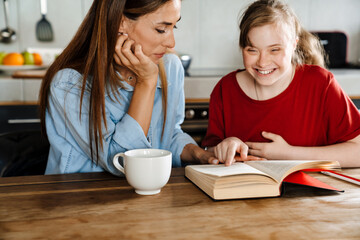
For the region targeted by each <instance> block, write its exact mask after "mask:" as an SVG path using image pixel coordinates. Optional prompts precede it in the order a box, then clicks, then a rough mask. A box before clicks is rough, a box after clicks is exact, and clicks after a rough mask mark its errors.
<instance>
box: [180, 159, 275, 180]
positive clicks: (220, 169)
mask: <svg viewBox="0 0 360 240" xmlns="http://www.w3.org/2000/svg"><path fill="white" fill-rule="evenodd" d="M187 167H191V168H192V169H194V170H196V171H198V172H201V173H204V174H209V175H212V176H217V177H223V176H231V175H239V174H258V175H266V176H268V174H266V173H263V172H261V171H260V170H258V169H256V168H253V167H251V166H249V165H248V164H244V163H240V162H237V163H234V164H232V165H230V166H225V165H224V164H219V165H208V164H204V165H191V166H190V165H189V166H187Z"/></svg>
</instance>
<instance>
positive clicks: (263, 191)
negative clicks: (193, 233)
mask: <svg viewBox="0 0 360 240" xmlns="http://www.w3.org/2000/svg"><path fill="white" fill-rule="evenodd" d="M338 168H340V165H339V163H338V162H336V161H322V160H319V161H318V160H311V161H309V160H304V161H301V160H286V161H285V160H272V161H247V162H237V163H235V164H232V165H231V166H227V167H226V166H225V165H223V164H220V165H188V166H186V167H185V176H186V177H187V178H188V179H190V180H191V181H192V182H193V183H194V184H196V185H197V186H198V187H199V188H200V189H202V190H203V191H204V192H205V193H207V194H208V195H209V196H210V197H212V198H213V199H234V198H256V197H275V196H280V194H281V192H280V186H281V184H282V182H283V181H284V179H285V178H286V177H287V176H289V175H291V174H292V173H295V172H297V171H299V170H304V169H319V170H331V169H338ZM309 177H310V176H309ZM310 178H311V177H310ZM289 179H290V178H289ZM293 179H294V177H293ZM313 179H314V178H313ZM314 180H316V179H314ZM317 181H318V180H317ZM290 182H295V183H301V180H299V179H295V181H290ZM329 187H330V186H329ZM333 190H337V189H333Z"/></svg>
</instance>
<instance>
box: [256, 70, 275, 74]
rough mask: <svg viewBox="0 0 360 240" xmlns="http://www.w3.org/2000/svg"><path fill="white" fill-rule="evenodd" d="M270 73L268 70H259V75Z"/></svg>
mask: <svg viewBox="0 0 360 240" xmlns="http://www.w3.org/2000/svg"><path fill="white" fill-rule="evenodd" d="M271 72H272V71H271V70H269V71H260V70H259V73H261V74H269V73H271Z"/></svg>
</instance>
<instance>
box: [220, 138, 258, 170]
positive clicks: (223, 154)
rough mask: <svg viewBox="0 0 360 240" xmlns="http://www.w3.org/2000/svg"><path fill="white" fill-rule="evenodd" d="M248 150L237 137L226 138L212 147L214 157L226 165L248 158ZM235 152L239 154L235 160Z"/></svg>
mask: <svg viewBox="0 0 360 240" xmlns="http://www.w3.org/2000/svg"><path fill="white" fill-rule="evenodd" d="M248 150H249V147H248V146H247V145H246V144H245V143H244V142H243V141H241V140H240V139H239V138H237V137H229V138H226V139H224V140H223V141H222V142H221V143H219V144H218V145H217V146H216V147H214V148H213V151H214V153H215V156H216V158H217V159H218V160H219V162H220V163H225V165H226V166H229V165H231V164H232V163H234V162H235V161H247V160H249V159H248ZM236 153H239V154H240V158H238V160H235V155H236ZM251 160H253V159H251Z"/></svg>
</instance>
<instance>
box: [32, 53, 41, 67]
mask: <svg viewBox="0 0 360 240" xmlns="http://www.w3.org/2000/svg"><path fill="white" fill-rule="evenodd" d="M32 55H33V56H34V64H35V65H42V57H41V55H40V54H38V53H33V54H32Z"/></svg>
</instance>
